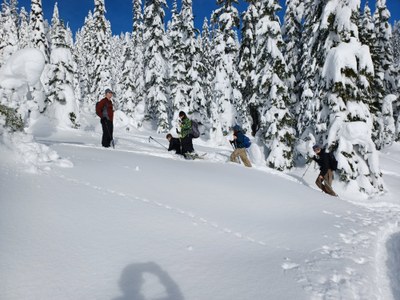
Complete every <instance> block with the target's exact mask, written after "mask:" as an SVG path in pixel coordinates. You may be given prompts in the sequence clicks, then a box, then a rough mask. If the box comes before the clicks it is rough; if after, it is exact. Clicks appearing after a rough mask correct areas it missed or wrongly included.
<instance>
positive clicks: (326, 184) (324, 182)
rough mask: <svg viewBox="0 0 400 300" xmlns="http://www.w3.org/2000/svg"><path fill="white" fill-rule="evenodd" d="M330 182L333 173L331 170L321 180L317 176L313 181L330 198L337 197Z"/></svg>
mask: <svg viewBox="0 0 400 300" xmlns="http://www.w3.org/2000/svg"><path fill="white" fill-rule="evenodd" d="M332 181H333V172H332V170H331V169H329V170H328V172H327V173H326V174H325V176H324V177H323V178H321V176H320V175H318V177H317V179H316V180H315V184H316V185H317V186H318V187H319V188H320V189H321V190H322V191H323V192H324V193H327V194H329V195H331V196H337V195H336V193H335V191H334V190H333V189H332Z"/></svg>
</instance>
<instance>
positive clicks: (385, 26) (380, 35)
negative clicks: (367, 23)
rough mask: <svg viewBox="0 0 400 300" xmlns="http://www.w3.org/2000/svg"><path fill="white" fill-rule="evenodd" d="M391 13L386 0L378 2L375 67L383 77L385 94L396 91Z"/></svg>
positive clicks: (377, 0) (375, 14) (376, 9)
mask: <svg viewBox="0 0 400 300" xmlns="http://www.w3.org/2000/svg"><path fill="white" fill-rule="evenodd" d="M389 18H390V12H389V10H388V9H387V6H386V0H376V8H375V13H374V22H375V31H376V44H375V51H374V52H375V55H376V57H374V59H375V60H374V66H375V72H376V73H378V74H382V75H383V88H384V94H386V95H387V94H393V93H394V92H395V91H396V84H395V71H394V69H393V49H392V43H391V40H392V27H391V25H390V23H389Z"/></svg>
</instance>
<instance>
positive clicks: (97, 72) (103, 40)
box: [88, 0, 114, 108]
mask: <svg viewBox="0 0 400 300" xmlns="http://www.w3.org/2000/svg"><path fill="white" fill-rule="evenodd" d="M105 12H106V10H105V5H104V0H94V12H93V23H92V24H91V25H92V27H91V28H90V30H91V31H90V32H89V34H90V35H91V38H92V41H93V42H92V45H93V44H94V45H93V46H94V47H93V48H92V49H91V52H90V53H89V54H90V55H91V56H92V58H93V61H92V62H93V69H91V72H90V73H89V83H90V84H89V91H90V93H89V95H88V100H89V104H90V106H91V107H92V108H93V105H94V103H95V102H97V101H98V100H99V98H100V97H102V96H103V95H104V90H105V88H111V89H114V81H113V78H112V74H111V47H112V46H111V36H112V34H111V25H110V22H109V21H108V20H107V19H106V17H105ZM92 30H93V31H92Z"/></svg>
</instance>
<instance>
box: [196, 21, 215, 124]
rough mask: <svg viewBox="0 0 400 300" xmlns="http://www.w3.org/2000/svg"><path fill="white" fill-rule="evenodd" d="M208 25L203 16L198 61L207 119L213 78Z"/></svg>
mask: <svg viewBox="0 0 400 300" xmlns="http://www.w3.org/2000/svg"><path fill="white" fill-rule="evenodd" d="M210 38H211V36H210V26H209V24H208V20H207V18H204V21H203V26H202V31H201V35H200V36H199V39H200V47H201V57H200V63H201V66H202V68H201V69H200V75H199V76H200V78H202V83H203V92H204V98H205V99H206V103H205V108H204V109H205V111H206V115H207V119H208V120H209V118H210V115H211V113H210V109H211V102H212V99H213V97H212V89H211V83H212V81H213V79H214V74H215V72H214V63H213V57H212V55H211V48H212V47H211V40H210Z"/></svg>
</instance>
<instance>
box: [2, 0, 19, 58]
mask: <svg viewBox="0 0 400 300" xmlns="http://www.w3.org/2000/svg"><path fill="white" fill-rule="evenodd" d="M15 5H16V2H15V0H14V1H11V3H10V4H8V3H7V2H4V3H3V4H2V8H1V14H0V23H1V25H0V66H1V65H2V64H3V63H4V62H5V61H7V59H8V58H9V57H10V56H11V55H12V54H13V53H15V52H16V51H17V50H18V27H17V25H18V23H17V20H18V15H17V14H16V7H15Z"/></svg>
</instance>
